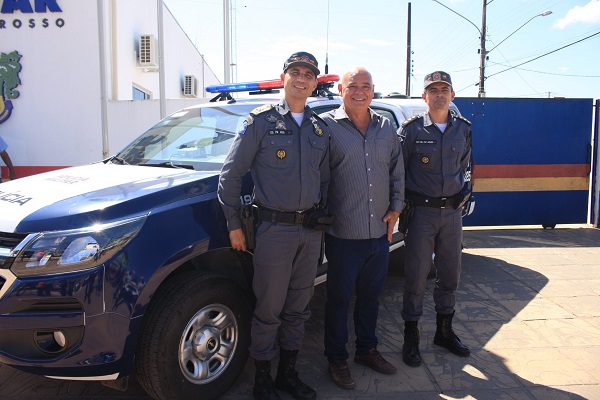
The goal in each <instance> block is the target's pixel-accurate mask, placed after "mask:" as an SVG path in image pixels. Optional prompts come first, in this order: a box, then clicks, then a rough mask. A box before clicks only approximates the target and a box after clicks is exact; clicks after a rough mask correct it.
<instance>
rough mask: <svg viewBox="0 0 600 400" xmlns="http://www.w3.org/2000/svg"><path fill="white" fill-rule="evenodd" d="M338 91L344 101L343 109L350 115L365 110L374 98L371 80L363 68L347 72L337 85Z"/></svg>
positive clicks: (373, 87)
mask: <svg viewBox="0 0 600 400" xmlns="http://www.w3.org/2000/svg"><path fill="white" fill-rule="evenodd" d="M338 90H339V91H340V94H341V96H342V99H343V100H344V109H345V110H346V112H350V113H358V112H361V111H365V110H367V109H368V108H369V105H370V104H371V100H373V97H374V96H375V86H374V85H373V78H372V77H371V74H370V73H369V72H368V71H367V70H365V69H363V68H357V69H354V70H352V71H349V72H347V73H346V74H345V75H344V77H343V78H342V83H340V84H339V85H338Z"/></svg>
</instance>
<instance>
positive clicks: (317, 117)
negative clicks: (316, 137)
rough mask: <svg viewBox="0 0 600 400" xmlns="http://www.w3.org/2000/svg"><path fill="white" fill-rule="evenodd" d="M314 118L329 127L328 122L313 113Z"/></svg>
mask: <svg viewBox="0 0 600 400" xmlns="http://www.w3.org/2000/svg"><path fill="white" fill-rule="evenodd" d="M312 116H313V117H315V118H316V119H318V120H319V121H321V122H322V123H324V124H325V126H328V125H327V122H325V120H324V119H323V118H321V116H320V115H319V114H317V113H316V112H314V111H312Z"/></svg>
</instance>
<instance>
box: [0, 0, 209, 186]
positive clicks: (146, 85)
mask: <svg viewBox="0 0 600 400" xmlns="http://www.w3.org/2000/svg"><path fill="white" fill-rule="evenodd" d="M0 7H1V8H0V84H1V88H0V95H1V96H0V136H2V138H3V139H4V140H5V141H6V142H7V143H8V145H9V149H8V151H9V154H10V156H11V159H12V161H13V164H14V165H15V169H16V171H17V176H18V177H23V176H27V175H32V174H36V173H40V172H44V171H48V170H53V169H57V168H62V167H66V166H73V165H80V164H86V163H90V162H94V161H98V160H100V159H103V158H105V157H108V156H110V155H112V154H114V153H116V152H117V151H119V150H120V149H121V148H122V147H124V146H125V145H126V144H128V143H129V142H130V141H131V140H133V139H134V138H135V137H137V136H138V135H139V134H140V133H142V132H143V131H144V130H145V129H147V128H148V127H150V126H152V125H153V124H154V123H156V122H157V121H158V120H159V119H160V118H161V117H163V116H165V115H168V114H170V113H172V112H174V111H176V110H178V109H180V108H182V107H185V106H188V105H192V104H197V103H199V102H206V101H208V100H209V99H208V98H207V96H206V93H205V92H204V87H205V86H208V85H212V84H216V83H219V80H218V78H217V77H216V75H215V73H214V72H213V71H212V70H211V68H210V67H209V66H208V65H207V64H206V62H205V61H204V59H203V57H202V55H201V54H200V52H199V51H198V50H197V49H196V47H195V46H194V44H193V43H192V42H191V41H190V39H189V38H188V37H187V35H186V34H185V32H184V31H183V30H182V29H181V27H180V26H179V24H178V23H177V21H176V20H175V18H174V17H173V15H172V14H171V13H170V12H169V10H168V8H167V7H166V6H164V4H163V3H162V0H127V1H122V0H121V1H117V0H96V1H81V0H0ZM161 37H164V40H163V41H162V42H161ZM2 177H3V178H6V177H8V171H7V168H6V167H5V166H4V165H3V164H2Z"/></svg>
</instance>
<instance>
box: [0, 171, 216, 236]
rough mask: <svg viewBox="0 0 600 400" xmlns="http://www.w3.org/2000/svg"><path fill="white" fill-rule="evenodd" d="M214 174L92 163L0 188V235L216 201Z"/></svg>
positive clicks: (98, 221) (15, 182) (54, 228)
mask: <svg viewBox="0 0 600 400" xmlns="http://www.w3.org/2000/svg"><path fill="white" fill-rule="evenodd" d="M217 181H218V172H194V171H190V170H187V169H180V168H162V167H140V166H133V165H114V164H104V163H95V164H90V165H85V166H80V167H72V168H65V169H60V170H56V171H52V172H47V173H43V174H39V175H33V176H29V177H26V178H21V179H16V180H14V181H10V182H6V183H3V184H1V185H0V231H1V232H20V233H27V232H40V231H47V230H58V229H61V230H62V229H75V228H80V227H84V226H88V225H89V224H93V223H101V222H110V221H113V220H118V219H121V218H126V217H132V216H136V215H143V214H147V213H149V212H150V211H151V210H152V209H154V208H156V207H158V206H161V205H165V204H168V203H172V202H175V201H179V200H182V199H186V198H190V197H195V196H199V195H204V194H209V193H210V194H211V195H212V196H213V197H216V190H217Z"/></svg>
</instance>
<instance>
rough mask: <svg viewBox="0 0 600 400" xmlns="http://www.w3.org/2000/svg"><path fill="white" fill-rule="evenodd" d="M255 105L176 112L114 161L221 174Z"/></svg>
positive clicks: (231, 105) (142, 136) (128, 147)
mask: <svg viewBox="0 0 600 400" xmlns="http://www.w3.org/2000/svg"><path fill="white" fill-rule="evenodd" d="M254 108H256V104H223V106H219V107H199V108H193V109H187V110H182V111H178V112H176V113H174V114H172V115H170V116H169V117H167V118H165V119H163V120H162V121H160V122H159V123H158V124H156V125H154V126H153V127H152V128H150V129H149V130H148V131H146V132H145V133H144V134H142V135H141V136H140V137H138V138H137V139H136V140H134V141H133V142H132V143H131V144H130V145H129V146H127V147H126V148H125V149H124V150H123V151H121V152H120V153H118V154H117V155H116V156H115V157H114V159H115V160H118V163H120V164H130V165H147V166H170V167H183V168H190V169H191V168H193V169H194V170H196V171H220V170H221V167H222V165H223V162H224V161H225V157H226V156H227V153H228V152H229V147H231V144H232V142H233V139H234V138H235V136H236V135H237V132H238V131H239V129H240V127H241V126H242V123H243V122H244V119H246V117H247V116H248V114H249V113H250V111H252V110H253V109H254Z"/></svg>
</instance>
